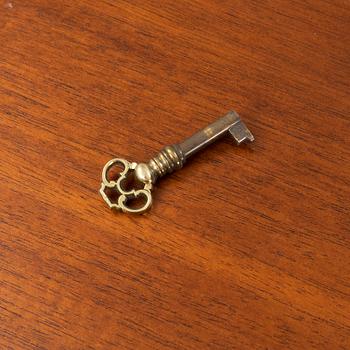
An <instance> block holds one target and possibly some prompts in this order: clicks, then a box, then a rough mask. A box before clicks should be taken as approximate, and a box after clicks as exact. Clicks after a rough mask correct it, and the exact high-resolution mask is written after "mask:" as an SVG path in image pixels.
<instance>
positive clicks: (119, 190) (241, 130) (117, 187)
mask: <svg viewBox="0 0 350 350" xmlns="http://www.w3.org/2000/svg"><path fill="white" fill-rule="evenodd" d="M225 135H230V136H231V137H232V138H233V140H234V141H235V143H236V144H237V145H240V144H242V143H245V142H253V141H254V136H253V134H252V133H251V132H250V131H249V130H248V128H247V127H246V125H245V124H244V123H243V121H242V120H241V119H240V117H239V115H238V114H237V113H236V112H234V111H231V112H229V113H227V114H226V115H225V116H223V117H221V118H219V119H217V120H216V121H215V122H214V123H212V124H210V125H208V126H207V127H205V128H204V129H202V130H200V131H198V132H197V133H195V134H194V135H193V136H191V137H190V138H188V139H186V140H184V141H183V142H182V143H179V144H175V145H171V146H166V147H164V148H163V149H162V150H161V151H160V152H159V153H158V154H157V155H156V156H155V157H154V158H152V159H151V160H150V161H149V162H148V163H147V164H146V163H139V164H137V163H130V162H128V161H127V160H125V159H121V158H115V159H112V160H110V161H109V162H108V163H107V164H106V165H105V167H104V168H103V171H102V183H101V188H100V194H101V195H102V197H103V199H104V200H105V202H106V203H107V205H108V206H109V207H110V208H111V209H117V210H122V211H123V212H126V213H135V214H142V213H144V212H146V211H147V210H149V209H150V208H151V206H152V194H151V190H152V189H153V185H154V184H155V182H156V181H157V179H158V178H160V177H162V176H164V175H166V174H170V173H172V172H173V171H175V170H178V169H181V168H182V167H183V165H184V164H185V162H186V161H187V159H188V158H189V157H191V156H192V155H194V154H196V153H197V152H199V151H200V150H202V149H203V148H205V147H207V146H208V145H210V144H211V143H213V142H215V141H216V140H218V139H219V138H221V137H223V136H225ZM115 166H121V167H122V168H123V170H122V171H121V172H120V173H119V177H118V179H117V180H110V179H109V173H110V171H111V169H112V168H113V167H115ZM131 173H133V174H132V175H133V177H134V180H135V182H136V183H138V184H140V185H141V188H140V189H131V190H129V189H126V187H125V183H126V182H127V180H128V179H129V178H130V174H131ZM138 187H139V186H138ZM107 190H109V191H112V192H113V193H114V194H115V195H116V197H117V199H116V200H114V201H113V200H112V199H111V197H110V195H108V194H107ZM141 197H143V202H142V205H141V206H138V207H137V208H132V207H131V206H130V205H128V202H130V201H131V200H133V199H137V198H141Z"/></svg>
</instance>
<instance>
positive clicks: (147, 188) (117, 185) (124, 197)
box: [100, 158, 152, 214]
mask: <svg viewBox="0 0 350 350" xmlns="http://www.w3.org/2000/svg"><path fill="white" fill-rule="evenodd" d="M117 166H122V168H123V170H122V171H121V172H120V173H119V177H118V179H116V180H110V178H109V174H110V171H111V170H112V168H113V167H117ZM136 167H137V163H130V162H128V161H127V160H125V159H121V158H115V159H112V160H110V161H109V162H108V163H107V164H106V165H105V166H104V168H103V171H102V183H101V188H100V194H101V196H102V198H103V199H104V201H105V202H106V203H107V205H108V206H109V207H110V208H111V209H117V210H122V211H123V212H125V213H133V214H142V213H144V212H145V211H147V210H148V209H150V208H151V206H152V194H151V189H152V183H151V182H148V183H141V182H139V183H140V185H141V186H143V188H142V189H131V190H126V189H125V187H124V186H125V184H126V183H127V182H128V179H129V177H130V176H131V175H132V174H131V173H133V172H134V170H135V168H136ZM136 181H137V179H136ZM106 190H109V192H110V193H111V194H112V195H116V200H115V201H113V200H112V198H111V197H110V195H109V194H108V193H107V192H106ZM140 198H143V199H144V201H143V203H142V205H141V206H139V207H137V208H132V207H130V206H128V202H130V201H131V200H135V199H140Z"/></svg>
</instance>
